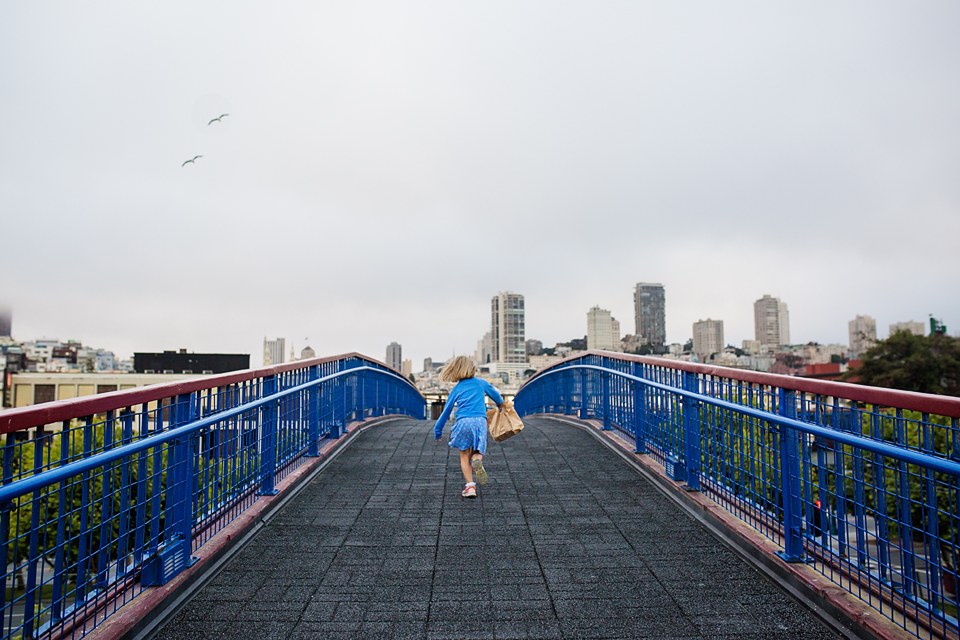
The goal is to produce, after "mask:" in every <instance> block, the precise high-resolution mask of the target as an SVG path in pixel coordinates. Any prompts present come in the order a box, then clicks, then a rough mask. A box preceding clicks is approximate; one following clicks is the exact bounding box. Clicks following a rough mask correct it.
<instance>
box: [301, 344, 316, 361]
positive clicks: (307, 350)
mask: <svg viewBox="0 0 960 640" xmlns="http://www.w3.org/2000/svg"><path fill="white" fill-rule="evenodd" d="M316 357H317V352H316V351H314V350H313V347H311V346H310V345H307V346H305V347H304V348H303V349H301V350H300V359H301V360H309V359H310V358H316Z"/></svg>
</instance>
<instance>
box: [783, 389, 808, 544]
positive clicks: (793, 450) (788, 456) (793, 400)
mask: <svg viewBox="0 0 960 640" xmlns="http://www.w3.org/2000/svg"><path fill="white" fill-rule="evenodd" d="M779 395H780V397H779V402H778V404H779V405H780V406H779V411H778V413H779V414H780V415H781V416H783V417H785V418H792V419H794V420H795V419H796V418H797V392H796V391H793V390H792V389H783V388H780V390H779ZM779 432H780V501H781V502H782V503H783V551H782V552H778V553H777V555H779V556H780V557H781V558H783V559H784V560H786V561H787V562H803V561H804V560H805V559H806V554H805V553H804V550H803V536H802V535H801V533H800V530H801V528H802V523H803V518H802V513H801V505H800V451H799V446H798V442H797V431H796V429H792V428H789V427H786V426H784V425H780V428H779Z"/></svg>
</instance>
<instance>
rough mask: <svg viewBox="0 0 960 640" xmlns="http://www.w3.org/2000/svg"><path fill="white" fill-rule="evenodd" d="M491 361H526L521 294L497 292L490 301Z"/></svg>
mask: <svg viewBox="0 0 960 640" xmlns="http://www.w3.org/2000/svg"><path fill="white" fill-rule="evenodd" d="M490 317H491V329H490V333H491V334H492V336H491V337H492V339H493V340H492V341H493V344H492V346H493V362H505V363H510V362H513V363H520V362H526V361H527V354H526V345H525V340H524V335H525V331H526V328H525V320H524V318H525V312H524V308H523V296H522V295H520V294H518V293H512V292H510V291H507V292H505V293H504V292H501V293H498V294H497V295H495V296H494V297H493V299H492V300H491V301H490Z"/></svg>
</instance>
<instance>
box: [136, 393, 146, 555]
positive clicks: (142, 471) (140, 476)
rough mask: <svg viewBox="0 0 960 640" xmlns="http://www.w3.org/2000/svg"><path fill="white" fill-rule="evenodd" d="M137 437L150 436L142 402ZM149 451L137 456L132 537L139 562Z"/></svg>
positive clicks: (142, 547) (141, 548)
mask: <svg viewBox="0 0 960 640" xmlns="http://www.w3.org/2000/svg"><path fill="white" fill-rule="evenodd" d="M137 431H138V437H139V439H140V440H143V439H145V438H146V437H148V436H149V434H150V413H149V411H148V405H147V403H146V402H144V403H143V404H142V405H140V428H139V429H138V430H137ZM149 455H150V453H149V449H146V450H144V451H141V452H140V453H138V454H137V516H136V525H137V529H136V534H135V535H134V540H133V547H134V560H135V561H137V562H140V561H142V560H143V556H144V553H143V551H144V544H145V537H146V528H147V473H148V471H147V459H148V457H149Z"/></svg>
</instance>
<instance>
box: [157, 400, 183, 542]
mask: <svg viewBox="0 0 960 640" xmlns="http://www.w3.org/2000/svg"><path fill="white" fill-rule="evenodd" d="M168 400H169V403H168V404H167V406H166V408H165V409H164V410H162V411H161V414H160V415H161V417H162V416H163V415H164V414H166V417H167V429H166V430H167V431H170V430H172V429H175V428H176V427H177V424H176V422H177V415H176V413H175V412H176V411H177V404H176V403H177V399H176V397H174V398H169V399H168ZM179 443H180V441H179V440H172V441H170V442H168V443H167V470H166V471H167V472H166V484H165V486H164V494H165V498H164V506H165V509H164V514H163V534H162V535H163V541H164V542H165V543H170V542H172V540H173V537H174V536H175V535H176V534H177V528H176V523H177V503H178V500H179V499H180V497H179V496H178V492H179V491H181V487H180V486H179V477H178V474H179V471H180V460H179V458H180V452H181V450H182V449H181V447H180V444H179Z"/></svg>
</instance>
